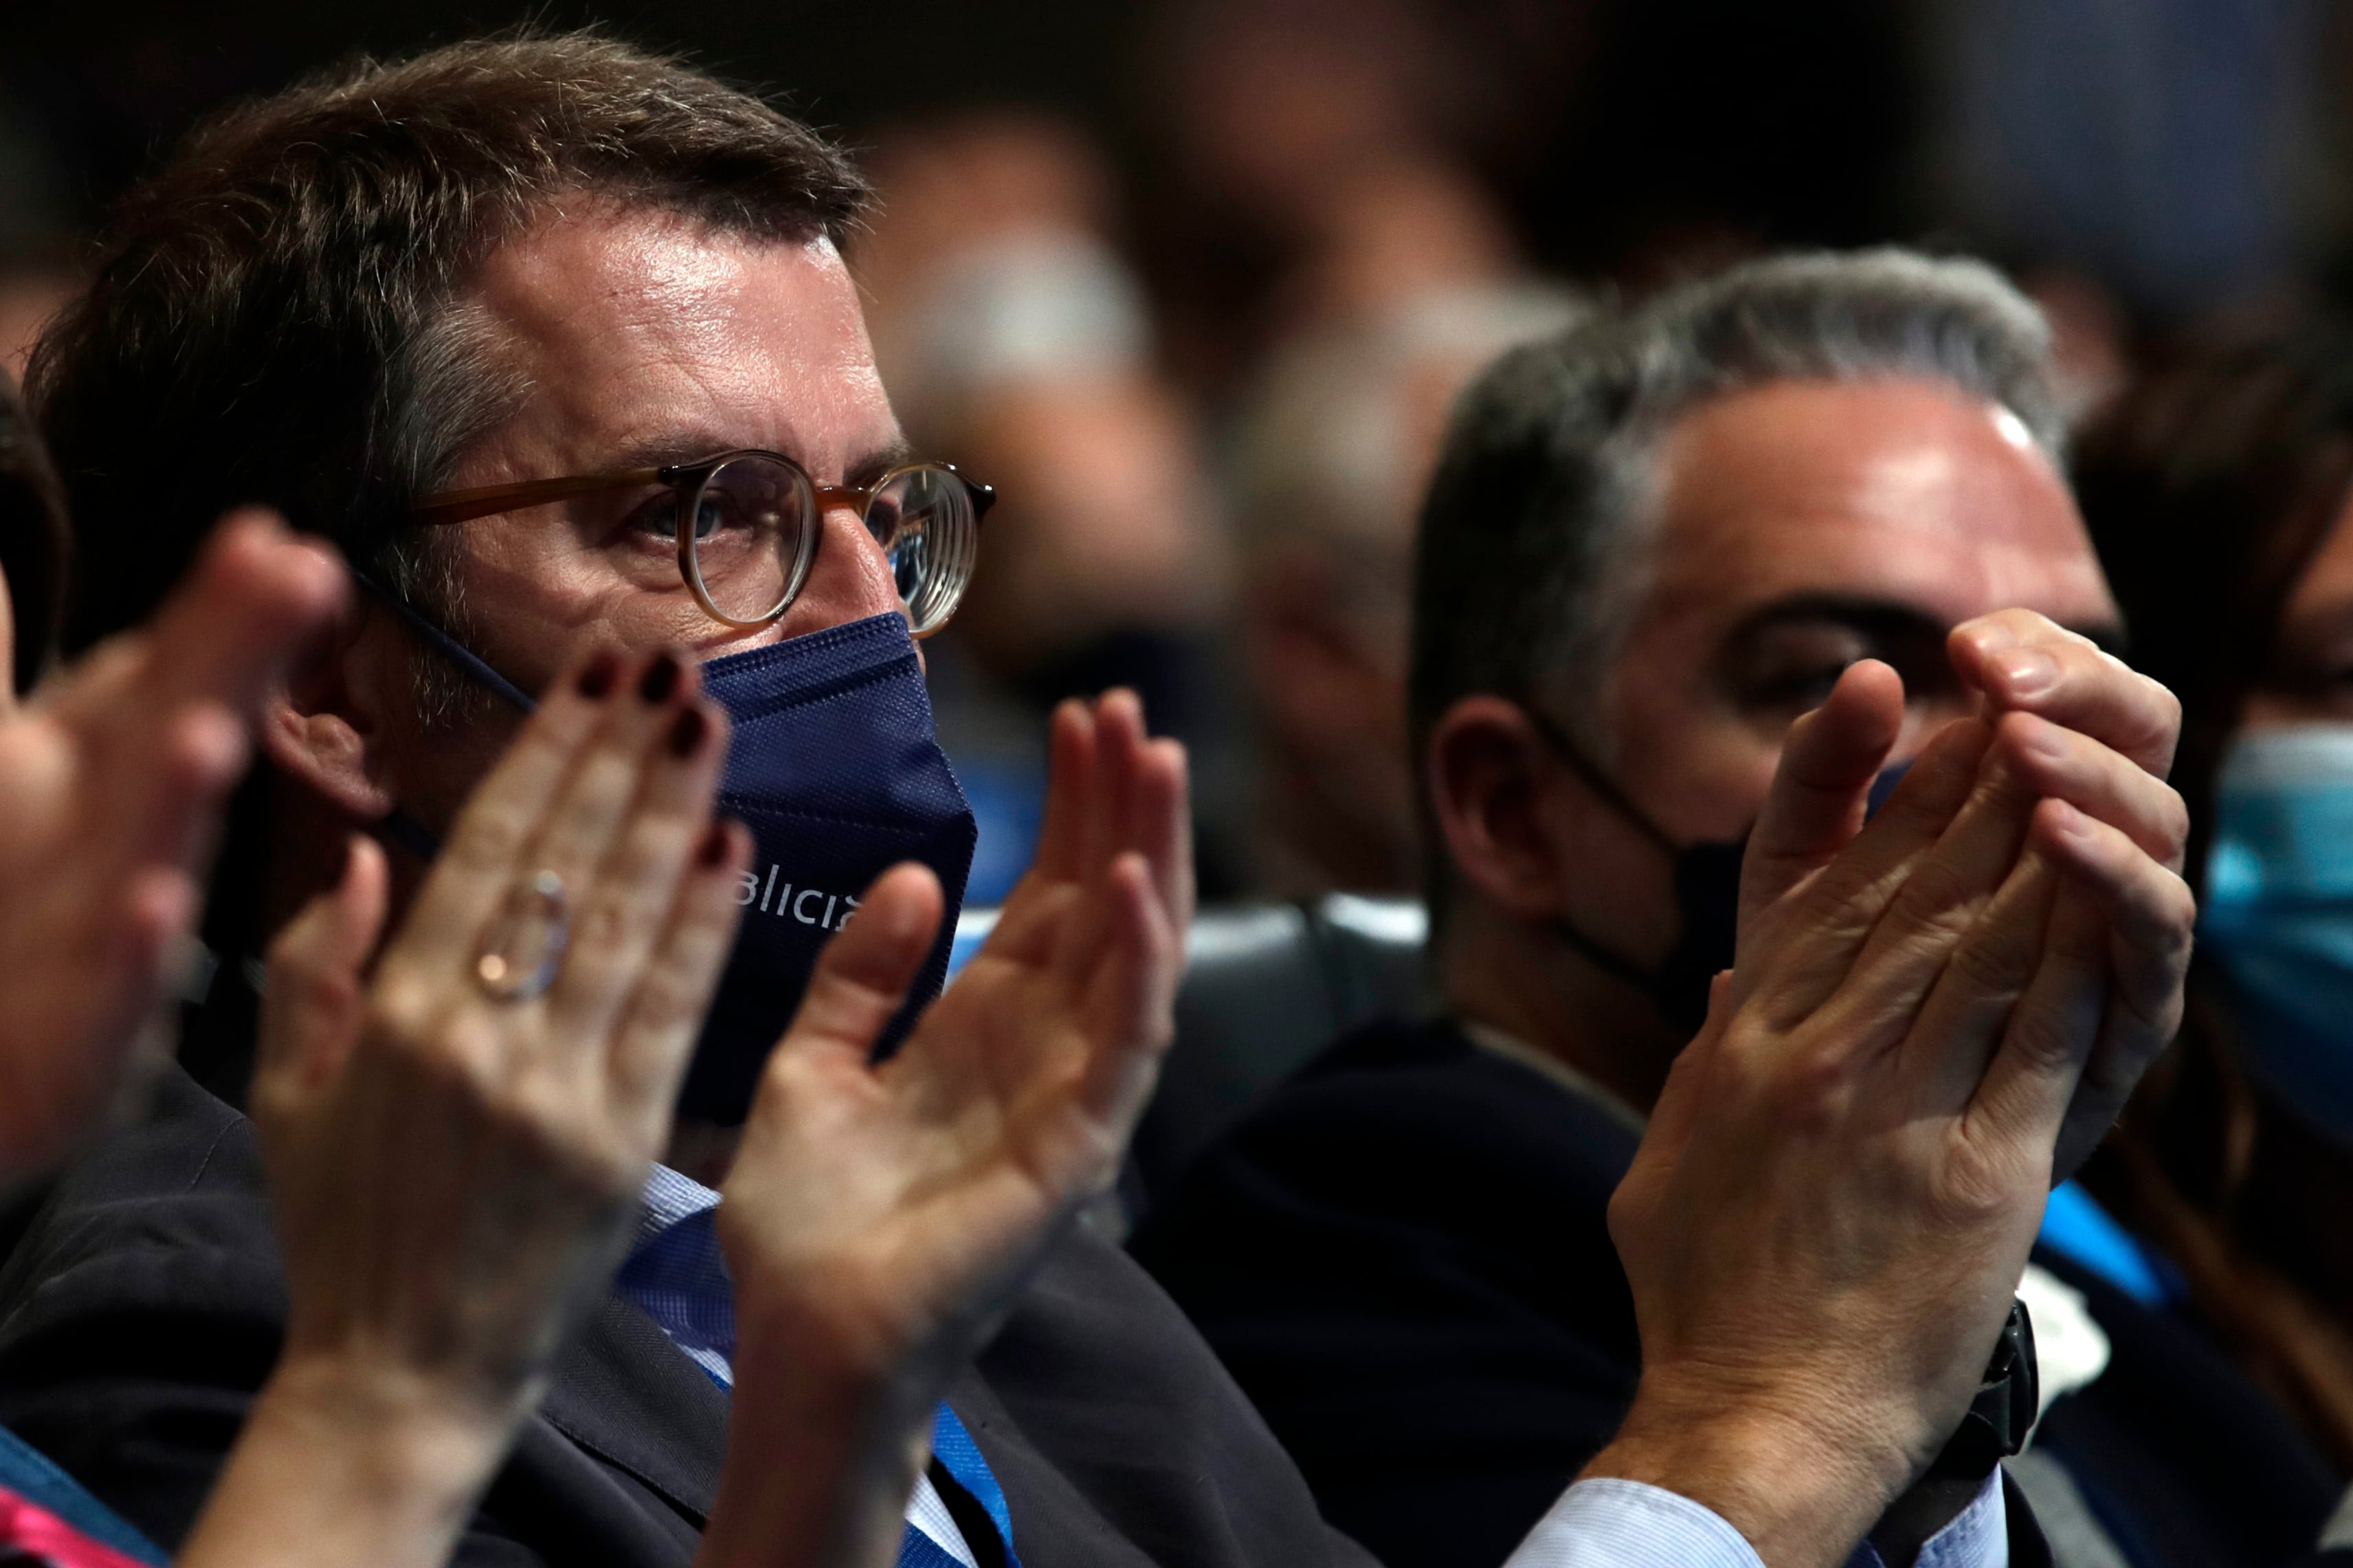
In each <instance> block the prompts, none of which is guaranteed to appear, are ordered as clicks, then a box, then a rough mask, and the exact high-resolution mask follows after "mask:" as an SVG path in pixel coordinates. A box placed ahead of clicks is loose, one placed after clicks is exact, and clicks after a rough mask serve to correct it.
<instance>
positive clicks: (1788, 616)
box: [1738, 593, 2126, 655]
mask: <svg viewBox="0 0 2353 1568" xmlns="http://www.w3.org/2000/svg"><path fill="white" fill-rule="evenodd" d="M1792 621H1831V622H1835V623H1837V624H1838V625H1840V626H1852V627H1853V628H1854V629H1855V630H1857V631H1859V632H1862V633H1865V634H1867V635H1868V636H1870V637H1873V638H1876V639H1879V640H1881V641H1890V642H1892V641H1895V640H1898V639H1905V638H1922V637H1925V638H1931V639H1934V640H1935V641H1936V642H1939V643H1941V642H1943V641H1944V639H1945V636H1946V634H1947V632H1948V631H1949V630H1950V629H1951V628H1950V627H1948V626H1947V625H1946V623H1945V621H1944V619H1943V618H1942V617H1941V616H1933V615H1930V614H1929V613H1928V612H1926V610H1923V609H1921V608H1920V607H1919V606H1918V605H1910V604H1906V603H1905V602H1904V601H1903V600H1901V599H1882V598H1877V597H1874V596H1873V595H1867V594H1820V593H1803V594H1789V595H1784V596H1783V597H1781V598H1778V599H1773V600H1769V601H1767V603H1765V604H1763V605H1758V606H1757V608H1756V609H1754V610H1752V611H1750V612H1749V613H1748V615H1747V616H1745V617H1744V618H1743V619H1742V621H1741V623H1740V626H1739V627H1738V630H1739V631H1740V632H1741V633H1743V634H1754V633H1757V632H1760V631H1764V630H1766V629H1767V628H1768V627H1771V626H1782V625H1786V624H1788V623H1789V622H1792ZM2061 624H2062V625H2063V626H2065V623H2061ZM2065 629H2067V630H2068V631H2071V632H2073V633H2074V634H2075V635H2076V636H2078V637H2087V638H2089V639H2090V640H2091V641H2092V642H2093V643H2094V645H2095V646H2097V647H2099V648H2100V649H2101V650H2102V651H2104V652H2106V653H2112V654H2117V655H2121V654H2123V652H2124V651H2125V647H2126V637H2125V628H2124V626H2123V624H2122V623H2121V622H2118V621H2113V620H2103V621H2088V622H2079V623H2077V624H2075V625H2073V626H2066V627H2065Z"/></svg>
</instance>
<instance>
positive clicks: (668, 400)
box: [380, 205, 904, 825]
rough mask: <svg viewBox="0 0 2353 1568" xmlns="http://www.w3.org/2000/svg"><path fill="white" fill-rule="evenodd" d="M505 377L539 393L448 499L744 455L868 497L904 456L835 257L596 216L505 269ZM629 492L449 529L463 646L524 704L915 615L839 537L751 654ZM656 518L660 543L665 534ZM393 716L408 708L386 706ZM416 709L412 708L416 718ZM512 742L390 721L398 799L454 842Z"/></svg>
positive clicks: (494, 265) (833, 527)
mask: <svg viewBox="0 0 2353 1568" xmlns="http://www.w3.org/2000/svg"><path fill="white" fill-rule="evenodd" d="M476 302H477V303H478V305H479V306H480V309H481V310H482V311H483V312H484V313H485V315H486V316H487V318H488V321H489V324H490V327H491V333H492V338H493V342H494V343H495V344H496V347H495V349H494V351H493V353H494V354H495V356H496V358H497V360H498V363H500V365H501V368H503V369H506V370H508V371H511V372H512V374H515V375H516V376H517V377H519V379H520V382H521V384H522V385H524V386H525V387H526V388H527V391H526V392H525V393H524V395H523V396H522V401H521V404H520V406H519V407H518V408H517V410H516V412H515V413H514V415H513V416H512V418H510V419H508V420H507V421H506V422H505V423H504V424H502V425H501V426H499V427H498V428H497V429H496V430H494V431H493V432H492V433H491V435H490V436H489V437H486V438H485V439H483V440H482V441H480V443H479V444H477V445H476V447H474V448H473V449H471V450H470V451H469V452H467V453H466V454H465V455H464V457H463V458H462V460H461V462H460V464H459V468H458V469H457V471H456V473H455V474H454V475H453V476H452V477H451V479H450V488H451V489H470V488H473V487H475V486H481V485H495V484H503V483H509V482H517V481H522V480H526V479H551V478H558V477H563V476H568V475H579V474H598V473H607V472H611V471H614V470H617V469H626V468H638V467H646V466H653V465H659V464H667V463H676V462H685V461H691V460H693V459H695V458H703V457H708V456H710V455H712V454H714V453H717V452H720V451H723V450H726V449H729V448H731V447H765V448H767V449H769V450H772V451H777V452H782V453H784V454H785V455H786V456H787V457H790V458H794V459H796V460H797V461H798V462H799V463H800V464H801V465H802V466H803V467H804V468H807V470H808V473H809V476H810V478H811V479H814V480H816V481H817V482H818V484H821V485H826V484H831V485H840V484H857V483H860V482H863V481H865V480H868V479H872V478H873V477H875V476H876V475H877V474H879V473H880V472H881V471H882V470H883V469H885V468H889V467H891V466H892V463H893V462H894V461H896V460H897V459H898V458H901V457H902V456H903V453H904V443H903V441H902V437H901V436H900V432H899V426H898V422H897V421H896V419H895V418H894V417H893V416H892V412H891V405H890V401H889V399H888V398H887V397H886V396H885V395H884V394H883V391H882V384H881V378H880V376H879V375H878V374H877V373H876V371H875V367H874V356H873V351H872V348H871V345H870V344H869V342H868V341H867V335H866V326H865V321H864V320H863V317H862V316H861V314H860V309H859V302H858V296H857V292H856V290H855V289H854V287H853V286H852V285H851V283H850V280H849V273H848V272H847V271H846V270H845V269H844V268H843V265H842V261H841V258H840V257H839V255H838V254H836V252H835V250H834V247H833V246H832V244H831V242H830V241H828V240H825V239H821V238H820V239H818V240H814V241H811V242H809V243H807V244H782V243H767V242H760V241H754V240H748V239H744V238H742V237H734V236H728V235H720V234H713V233H711V232H708V231H705V230H703V229H702V228H701V227H699V226H695V225H692V224H690V223H687V222H684V221H681V220H680V219H677V218H673V217H670V216H664V215H659V214H646V213H628V212H618V211H614V210H611V209H609V208H605V207H600V206H596V205H590V206H587V207H586V208H583V209H581V210H580V211H578V212H577V213H575V214H573V215H571V216H564V217H559V218H557V219H556V220H554V221H552V222H550V223H548V224H545V225H543V226H541V227H539V228H537V229H535V230H533V232H531V233H530V234H528V235H526V236H524V237H522V238H520V239H517V240H515V241H513V242H512V243H510V244H508V245H506V246H505V247H501V249H500V250H498V251H497V252H496V253H494V254H493V255H492V257H491V259H490V261H489V263H488V264H487V265H486V267H485V268H484V269H483V272H482V275H481V278H480V281H479V285H478V290H477V294H476ZM660 493H661V492H660V491H659V487H649V489H648V491H647V493H644V494H638V493H634V492H630V491H620V492H615V493H608V494H603V495H596V496H589V497H585V498H581V499H579V500H569V501H562V502H556V503H553V504H549V505H543V506H538V507H533V508H528V509H525V510H517V511H512V512H506V513H501V514H500V515H498V516H495V517H486V518H480V519H477V520H474V521H469V522H465V523H459V524H452V525H448V527H449V530H450V531H451V532H452V533H453V534H454V535H455V536H456V537H455V549H456V552H457V563H458V564H457V580H458V586H459V604H460V605H461V614H462V619H463V626H464V630H465V635H466V636H467V637H468V639H469V641H470V643H471V645H472V646H473V647H474V648H475V650H476V651H477V652H479V653H480V654H481V655H482V656H483V658H487V659H488V660H489V661H490V662H491V665H492V666H494V667H495V668H499V669H500V670H501V671H503V672H504V673H506V674H507V675H508V676H509V677H510V678H512V679H514V680H515V681H516V683H517V684H519V685H521V686H522V688H523V689H526V690H536V689H539V688H541V687H542V686H543V685H544V684H545V683H546V682H547V681H548V680H549V679H553V677H554V673H555V672H556V670H557V669H559V668H561V667H562V666H563V665H564V663H565V660H566V659H567V658H569V657H570V656H571V654H572V652H573V651H574V650H575V648H577V647H582V646H583V645H584V644H586V643H588V642H591V641H594V642H596V643H600V644H603V645H606V646H609V647H617V648H620V649H624V650H630V651H647V650H650V649H652V648H655V647H661V646H664V645H670V646H676V647H685V648H688V649H691V650H692V651H693V652H694V653H696V654H699V655H701V656H702V657H704V658H710V657H713V656H716V655H719V654H723V653H733V652H736V651H739V650H741V649H743V648H745V647H754V646H757V645H760V644H764V643H769V642H775V641H778V640H781V639H783V638H786V637H797V636H800V635H801V634H803V633H806V632H812V631H817V630H819V629H821V628H823V627H826V626H835V625H838V624H840V623H842V622H846V621H852V620H858V619H861V618H864V617H866V616H874V615H879V614H881V613H884V612H886V611H891V610H895V609H897V608H898V607H899V601H898V596H897V594H896V592H895V591H894V589H893V586H892V577H891V573H890V569H889V566H888V563H886V561H885V560H884V558H883V555H882V552H881V549H880V548H879V547H878V546H877V545H876V543H875V542H874V540H873V538H872V536H871V534H869V533H868V531H866V529H865V527H864V526H863V524H862V523H861V522H860V520H859V518H858V516H857V514H856V513H855V512H854V511H852V510H850V509H849V508H847V507H840V508H836V509H834V510H832V511H830V512H828V514H827V515H826V517H825V518H824V521H823V530H822V533H821V537H820V540H819V543H818V553H817V560H816V563H815V565H814V567H813V568H812V570H811V573H810V575H809V578H808V580H807V585H806V587H805V588H804V589H803V591H802V593H801V595H800V596H799V598H798V599H797V601H796V602H795V603H794V604H793V605H792V607H791V608H790V609H789V610H788V611H787V612H786V615H785V616H784V617H783V619H782V620H780V621H778V622H776V624H774V625H771V626H764V627H762V628H760V629H758V630H756V631H752V632H744V631H737V630H734V629H732V628H730V627H727V626H722V625H721V624H719V623H718V622H715V621H713V620H712V619H710V618H709V617H708V616H705V615H704V614H703V613H702V610H701V608H700V607H699V606H698V605H697V604H696V603H695V600H694V598H693V596H692V595H691V594H690V593H689V591H688V590H687V588H686V585H685V584H684V582H683V581H682V579H681V576H680V574H679V572H678V568H677V566H676V564H675V557H674V552H673V545H672V542H671V541H670V538H668V537H666V536H665V531H666V530H667V529H668V527H669V526H670V524H669V521H668V515H669V513H668V509H667V508H665V507H663V506H661V505H659V504H654V503H656V502H657V501H658V500H659V495H660ZM649 518H651V519H652V520H653V521H654V524H655V526H649V522H648V520H649ZM412 706H413V705H412ZM399 708H400V705H399V704H398V703H396V702H394V701H392V700H389V699H387V700H386V701H385V709H386V711H387V712H388V713H391V714H394V715H397V713H398V712H399ZM386 731H387V733H385V735H384V736H382V737H381V738H380V744H381V747H382V752H383V755H384V757H385V767H386V770H387V773H388V774H389V775H390V777H391V778H392V780H393V781H394V788H395V792H396V795H398V797H399V798H400V799H401V800H402V801H403V802H404V804H406V805H407V806H408V808H409V809H410V810H412V811H414V812H416V813H417V815H418V816H419V817H420V819H422V820H424V821H425V822H427V824H428V825H433V824H436V823H438V822H441V821H446V820H448V817H449V816H452V815H454V811H455V808H456V806H457V805H458V803H459V801H461V800H462V799H463V797H464V795H465V793H466V791H467V790H468V789H469V788H470V786H471V784H472V783H473V781H474V780H475V779H476V778H479V777H480V774H481V773H482V772H483V771H485V770H486V769H487V767H488V765H489V763H490V761H491V758H492V757H493V756H495V754H496V752H497V750H498V748H499V747H500V746H501V745H502V744H503V743H504V742H505V739H506V737H507V735H508V734H509V733H511V731H512V719H511V718H510V717H509V716H508V715H505V714H503V713H501V714H498V715H495V716H494V717H493V718H492V719H491V721H488V722H486V723H484V724H481V725H479V726H476V727H475V732H470V733H468V734H465V735H460V736H456V737H452V736H449V735H447V734H427V733H425V732H423V731H422V730H421V728H419V727H418V726H417V725H415V724H414V723H411V724H409V725H407V726H406V728H405V729H404V727H403V726H402V725H401V724H400V723H399V722H397V721H396V720H395V721H387V724H386Z"/></svg>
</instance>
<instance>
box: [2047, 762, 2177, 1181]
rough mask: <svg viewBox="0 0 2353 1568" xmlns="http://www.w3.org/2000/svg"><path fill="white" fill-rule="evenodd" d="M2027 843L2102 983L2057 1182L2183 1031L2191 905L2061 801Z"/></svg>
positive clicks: (2132, 849)
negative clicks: (2090, 952)
mask: <svg viewBox="0 0 2353 1568" xmlns="http://www.w3.org/2000/svg"><path fill="white" fill-rule="evenodd" d="M2034 842H2035V844H2036V846H2037V847H2038V849H2039V850H2040V852H2042V853H2043V854H2045V855H2047V856H2048V857H2049V858H2051V860H2052V864H2053V865H2055V866H2057V867H2059V868H2061V870H2062V871H2063V873H2064V874H2065V876H2066V878H2067V888H2066V891H2065V893H2064V894H2063V898H2062V909H2063V912H2064V911H2066V910H2068V909H2069V907H2070V906H2073V913H2072V914H2071V915H2070V917H2069V918H2070V919H2071V920H2072V921H2073V927H2072V928H2071V929H2072V930H2073V931H2074V932H2076V933H2079V934H2078V940H2079V941H2080V942H2082V943H2083V944H2084V945H2085V946H2086V947H2088V948H2092V949H2094V950H2096V952H2098V955H2099V958H2100V961H2101V962H2100V963H2099V965H2098V969H2097V973H2098V974H2099V976H2100V977H2101V979H2102V981H2103V983H2104V985H2105V990H2104V992H2103V1006H2102V1011H2101V1014H2100V1020H2099V1035H2098V1038H2097V1040H2096V1042H2095V1043H2094V1046H2093V1048H2092V1052H2091V1058H2090V1060H2089V1061H2088V1063H2086V1065H2085V1066H2084V1071H2083V1078H2082V1081H2081V1082H2080V1083H2079V1084H2078V1085H2077V1087H2076V1089H2075V1094H2074V1097H2073V1100H2072V1101H2071V1102H2070V1104H2069V1106H2068V1110H2067V1119H2066V1123H2065V1126H2064V1127H2063V1130H2062V1131H2061V1134H2060V1140H2059V1149H2058V1153H2057V1156H2056V1170H2057V1173H2058V1174H2059V1176H2060V1177H2061V1178H2064V1177H2065V1176H2067V1175H2070V1174H2073V1172H2074V1169H2075V1167H2076V1166H2077V1165H2079V1164H2081V1163H2083V1161H2084V1159H2085V1158H2086V1157H2087V1156H2088V1155H2089V1154H2090V1153H2091V1152H2092V1149H2093V1148H2094V1146H2095V1145H2096V1144H2097V1143H2098V1142H2099V1141H2100V1139H2101V1137H2102V1136H2103V1135H2104V1134H2105V1132H2106V1131H2107V1130H2108V1128H2109V1126H2110V1125H2111V1124H2113V1123H2114V1121H2116V1116H2117V1115H2118V1114H2119V1113H2120V1112H2121V1111H2122V1110H2123V1109H2124V1104H2125V1101H2126V1100H2127V1099H2129V1098H2130V1096H2131V1094H2132V1091H2133V1088H2134V1086H2135V1085H2136V1084H2137V1083H2138V1082H2139V1081H2140V1076H2141V1074H2142V1073H2143V1072H2144V1071H2145V1070H2147V1067H2148V1064H2149V1063H2150V1062H2152V1061H2154V1060H2155V1059H2156V1058H2157V1056H2158V1053H2159V1052H2160V1051H2162V1050H2164V1049H2165V1047H2167V1046H2168V1044H2170V1043H2171V1042H2172V1039H2173V1037H2174V1035H2175V1033H2176V1032H2177V1031H2178V1030H2179V1027H2180V1025H2181V1009H2182V981H2183V977H2184V976H2185V975H2186V974H2187V973H2188V971H2189V954H2190V947H2191V942H2192V936H2193V932H2194V931H2195V928H2196V924H2197V918H2198V905H2197V900H2195V899H2194V898H2193V897H2192V896H2191V895H2190V891H2189V884H2188V883H2187V882H2185V881H2183V880H2182V879H2181V878H2180V877H2179V875H2178V874H2177V873H2175V872H2173V871H2171V870H2168V869H2167V868H2164V867H2161V866H2158V864H2157V863H2156V862H2155V861H2153V860H2152V859H2151V858H2149V857H2148V856H2147V854H2146V853H2145V852H2143V851H2142V850H2141V849H2140V848H2139V847H2138V846H2137V845H2135V844H2134V843H2133V842H2132V841H2131V840H2130V839H2128V838H2127V837H2125V835H2123V834H2122V833H2120V832H2118V831H2117V830H2116V828H2114V827H2112V826H2108V825H2106V824H2105V823H2102V822H2099V821H2096V820H2094V819H2093V818H2090V817H2088V816H2084V814H2083V813H2081V812H2079V811H2077V810H2075V809H2074V808H2073V807H2072V806H2070V805H2067V804H2066V803H2064V802H2063V801H2046V802H2044V803H2043V805H2042V806H2041V808H2039V809H2038V810H2037V811H2036V813H2035V819H2034Z"/></svg>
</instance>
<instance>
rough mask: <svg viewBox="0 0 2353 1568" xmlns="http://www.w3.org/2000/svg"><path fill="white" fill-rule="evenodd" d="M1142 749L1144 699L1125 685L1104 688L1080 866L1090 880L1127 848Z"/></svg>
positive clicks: (1098, 707) (1097, 714)
mask: <svg viewBox="0 0 2353 1568" xmlns="http://www.w3.org/2000/svg"><path fill="white" fill-rule="evenodd" d="M1143 750H1144V704H1143V703H1142V702H1140V701H1138V700H1136V696H1135V693H1134V692H1133V691H1128V690H1125V689H1117V690H1113V691H1107V692H1105V693H1103V698H1102V700H1099V701H1098V702H1097V703H1096V704H1095V787H1094V792H1093V799H1092V805H1093V809H1092V810H1091V811H1090V812H1089V813H1088V814H1087V818H1086V850H1085V857H1084V862H1083V866H1082V876H1084V877H1085V878H1086V879H1088V880H1090V881H1092V880H1096V879H1100V878H1102V876H1103V874H1104V873H1105V872H1107V871H1108V870H1110V868H1111V863H1112V861H1113V859H1115V858H1118V857H1119V856H1120V855H1121V854H1123V853H1124V852H1125V850H1126V849H1127V847H1128V845H1129V841H1130V824H1131V822H1132V820H1133V816H1134V797H1135V774H1136V765H1137V759H1138V757H1139V755H1140V754H1141V753H1142V752H1143Z"/></svg>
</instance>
